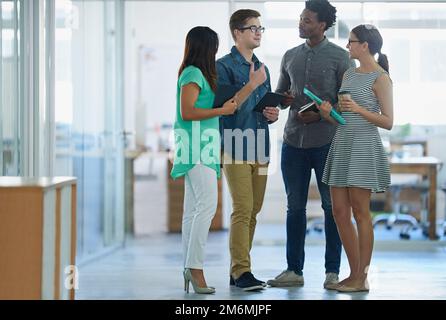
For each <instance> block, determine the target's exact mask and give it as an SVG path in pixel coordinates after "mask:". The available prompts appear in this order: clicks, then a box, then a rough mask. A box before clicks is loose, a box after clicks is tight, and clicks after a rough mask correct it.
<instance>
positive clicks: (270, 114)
mask: <svg viewBox="0 0 446 320" xmlns="http://www.w3.org/2000/svg"><path fill="white" fill-rule="evenodd" d="M263 115H264V116H265V118H266V119H268V121H271V122H274V121H277V119H279V109H277V108H276V107H265V109H263Z"/></svg>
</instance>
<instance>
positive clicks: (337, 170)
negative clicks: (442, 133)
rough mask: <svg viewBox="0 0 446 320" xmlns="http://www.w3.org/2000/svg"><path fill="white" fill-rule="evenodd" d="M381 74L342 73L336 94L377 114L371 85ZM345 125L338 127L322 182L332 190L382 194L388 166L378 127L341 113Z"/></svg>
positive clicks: (354, 70)
mask: <svg viewBox="0 0 446 320" xmlns="http://www.w3.org/2000/svg"><path fill="white" fill-rule="evenodd" d="M381 73H382V71H375V72H371V73H359V72H356V69H355V68H350V69H348V70H347V71H346V72H345V75H344V80H343V81H342V86H341V88H340V90H339V91H348V92H349V93H350V94H351V97H352V99H353V100H354V101H355V102H356V103H357V104H358V105H360V106H361V107H364V108H366V109H367V110H368V111H370V112H376V113H379V112H380V111H381V109H380V106H379V101H378V99H377V98H376V96H375V94H374V92H373V89H372V87H373V84H374V83H375V81H376V79H377V78H378V77H379V76H380V75H381ZM342 116H343V117H344V119H345V120H346V122H347V123H346V124H345V125H338V126H337V128H336V133H335V136H334V138H333V142H332V144H331V147H330V151H329V153H328V156H327V161H326V163H325V168H324V175H323V177H322V181H323V182H324V183H326V184H328V185H330V186H336V187H359V188H364V189H369V190H371V191H372V192H384V191H385V190H386V189H387V188H388V187H389V185H390V166H389V161H388V159H387V155H386V152H385V150H384V147H383V145H382V142H381V137H380V135H379V132H378V127H376V126H375V125H374V124H372V123H370V122H369V121H368V120H366V119H364V118H363V117H362V116H361V115H359V114H357V113H354V112H343V113H342Z"/></svg>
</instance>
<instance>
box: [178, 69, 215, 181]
mask: <svg viewBox="0 0 446 320" xmlns="http://www.w3.org/2000/svg"><path fill="white" fill-rule="evenodd" d="M192 82H193V83H196V84H197V85H198V86H199V87H200V93H199V95H198V98H197V101H196V102H195V107H196V108H203V109H210V108H212V105H213V103H214V98H215V95H214V92H213V91H212V89H211V86H210V85H209V83H208V82H207V80H206V78H205V77H204V76H203V73H202V72H201V70H200V69H198V68H197V67H195V66H188V67H186V68H185V69H184V70H183V72H182V73H181V75H180V77H179V79H178V84H177V112H176V120H175V125H174V135H175V155H174V162H173V167H172V171H171V173H170V175H171V176H172V178H174V179H176V178H178V177H181V176H184V175H185V174H186V173H187V172H188V171H189V170H190V169H192V168H193V167H194V166H195V165H196V164H198V163H201V164H203V165H205V166H207V167H209V168H211V169H213V170H215V171H216V172H217V177H218V178H220V131H219V120H218V119H219V118H218V117H213V118H209V119H204V120H198V121H185V120H183V118H182V117H181V88H182V87H183V86H185V85H187V84H188V83H192Z"/></svg>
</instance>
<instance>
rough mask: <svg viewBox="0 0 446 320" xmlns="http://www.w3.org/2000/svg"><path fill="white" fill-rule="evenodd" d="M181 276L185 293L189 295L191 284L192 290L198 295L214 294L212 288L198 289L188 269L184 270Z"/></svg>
mask: <svg viewBox="0 0 446 320" xmlns="http://www.w3.org/2000/svg"><path fill="white" fill-rule="evenodd" d="M183 276H184V291H186V293H189V283H190V282H192V287H193V288H194V291H195V293H200V294H212V293H215V288H214V287H203V288H201V287H199V286H198V284H197V283H196V282H195V279H194V278H193V277H192V273H191V272H190V269H184V271H183Z"/></svg>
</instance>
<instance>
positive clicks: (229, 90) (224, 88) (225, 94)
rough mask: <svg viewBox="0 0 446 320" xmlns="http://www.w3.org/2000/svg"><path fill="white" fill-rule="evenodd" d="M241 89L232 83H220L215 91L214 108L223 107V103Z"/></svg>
mask: <svg viewBox="0 0 446 320" xmlns="http://www.w3.org/2000/svg"><path fill="white" fill-rule="evenodd" d="M239 90H240V89H239V88H237V87H236V86H232V85H219V86H217V90H216V91H215V99H214V104H213V108H221V107H222V106H223V104H224V103H225V102H226V101H228V100H229V99H231V98H232V97H233V96H235V94H236V93H237V92H238V91H239Z"/></svg>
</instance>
